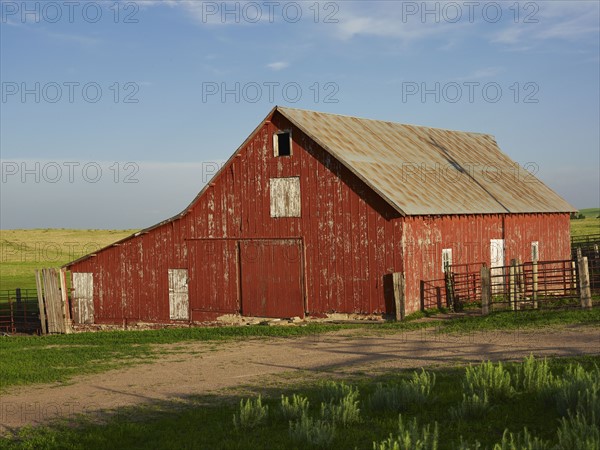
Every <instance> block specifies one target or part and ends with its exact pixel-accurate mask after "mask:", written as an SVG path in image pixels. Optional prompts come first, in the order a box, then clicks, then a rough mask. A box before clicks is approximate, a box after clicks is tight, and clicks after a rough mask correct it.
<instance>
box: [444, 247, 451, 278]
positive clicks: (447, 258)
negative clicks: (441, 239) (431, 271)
mask: <svg viewBox="0 0 600 450" xmlns="http://www.w3.org/2000/svg"><path fill="white" fill-rule="evenodd" d="M451 265H452V249H451V248H444V249H442V272H443V273H446V272H447V271H448V270H449V268H450V266H451Z"/></svg>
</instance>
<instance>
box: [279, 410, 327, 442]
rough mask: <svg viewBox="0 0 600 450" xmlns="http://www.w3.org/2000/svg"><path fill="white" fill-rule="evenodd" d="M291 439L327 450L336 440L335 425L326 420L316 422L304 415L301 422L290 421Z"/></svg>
mask: <svg viewBox="0 0 600 450" xmlns="http://www.w3.org/2000/svg"><path fill="white" fill-rule="evenodd" d="M289 430H290V437H291V438H292V440H294V441H296V442H299V443H301V444H308V445H310V446H313V447H322V448H326V447H329V446H330V445H331V443H332V442H333V439H334V438H335V425H334V424H331V423H328V422H327V421H324V420H314V419H312V418H311V417H310V416H309V415H308V414H307V413H303V414H302V416H301V417H300V419H299V420H296V421H290V428H289Z"/></svg>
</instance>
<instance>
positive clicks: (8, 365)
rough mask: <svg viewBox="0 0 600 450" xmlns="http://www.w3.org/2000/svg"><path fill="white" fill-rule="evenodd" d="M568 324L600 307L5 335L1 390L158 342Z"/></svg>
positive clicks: (83, 369)
mask: <svg viewBox="0 0 600 450" xmlns="http://www.w3.org/2000/svg"><path fill="white" fill-rule="evenodd" d="M415 317H419V315H415ZM409 319H410V318H409ZM569 324H588V325H591V326H593V325H598V326H600V308H596V309H593V310H590V311H584V310H572V311H522V312H519V313H514V312H499V313H494V314H491V315H489V316H487V317H468V316H467V317H461V318H456V319H452V320H450V321H444V322H438V321H430V322H419V321H414V320H412V321H411V320H408V321H405V322H390V323H384V324H370V325H360V324H358V325H354V324H352V325H336V324H309V325H306V326H293V327H268V326H260V325H255V326H243V327H214V328H170V329H160V330H147V331H106V332H102V333H78V334H70V335H51V336H21V337H19V336H14V337H5V338H0V339H1V340H2V341H1V342H2V345H1V346H0V361H2V364H0V392H1V391H2V390H6V389H7V388H9V387H11V386H14V385H24V384H32V383H48V382H68V381H69V380H70V379H72V378H73V377H74V376H76V375H81V374H87V373H98V372H102V371H106V370H109V369H112V368H116V367H122V366H123V365H127V364H139V363H143V362H145V361H149V360H152V359H153V358H156V357H157V356H158V355H160V351H161V347H160V344H173V343H177V342H190V341H207V342H208V341H213V342H219V341H220V342H223V341H230V340H245V339H248V338H271V337H296V336H311V335H316V334H321V333H327V332H331V331H338V330H343V329H355V330H361V331H364V332H365V333H397V332H402V331H410V330H416V329H419V328H424V327H435V328H436V330H435V331H436V332H440V333H470V332H474V331H486V330H514V329H532V328H537V329H541V328H547V327H556V326H563V325H569ZM92 362H93V364H92Z"/></svg>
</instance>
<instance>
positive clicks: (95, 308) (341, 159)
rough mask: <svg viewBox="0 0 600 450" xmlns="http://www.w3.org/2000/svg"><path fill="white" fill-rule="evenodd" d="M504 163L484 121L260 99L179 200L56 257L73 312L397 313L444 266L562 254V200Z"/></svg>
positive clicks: (414, 303) (180, 320) (415, 301)
mask: <svg viewBox="0 0 600 450" xmlns="http://www.w3.org/2000/svg"><path fill="white" fill-rule="evenodd" d="M515 168H518V165H516V163H515V162H514V161H512V160H511V159H510V158H509V157H508V156H507V155H505V154H504V153H503V152H502V151H501V150H500V149H499V148H498V145H497V144H496V141H495V139H494V138H493V137H492V136H490V135H487V134H479V133H470V132H461V131H450V130H442V129H436V128H428V127H421V126H413V125H403V124H399V123H393V122H384V121H379V120H368V119H361V118H356V117H350V116H341V115H334V114H326V113H320V112H313V111H305V110H299V109H292V108H283V107H275V108H274V109H273V110H272V111H271V112H270V113H269V114H268V116H267V117H266V118H265V119H264V120H263V121H262V122H261V123H260V124H259V125H258V127H257V128H256V129H255V130H254V131H253V132H252V133H251V134H250V136H249V137H248V138H247V139H246V140H245V141H244V142H243V143H242V145H241V146H240V147H239V148H238V149H237V150H236V151H235V153H234V154H233V155H232V156H231V158H230V159H229V160H228V161H227V162H226V163H225V165H224V166H223V167H222V168H221V170H220V171H219V172H218V173H217V174H216V175H215V176H214V178H213V179H212V180H211V181H210V182H209V183H208V184H207V185H206V186H205V187H204V188H203V189H202V191H201V192H200V193H199V194H198V195H197V196H196V198H195V199H194V200H193V201H192V203H191V204H190V205H189V206H188V207H187V208H186V209H185V210H184V211H183V212H181V213H180V214H178V215H177V216H175V217H173V218H171V219H168V220H165V221H164V222H161V223H159V224H157V225H155V226H153V227H150V228H148V229H145V230H143V231H141V232H138V233H135V234H134V235H132V236H130V237H128V238H126V239H124V240H122V241H120V242H118V243H117V244H118V245H116V244H115V245H111V246H108V247H106V248H104V249H101V250H99V251H97V252H95V253H94V254H93V255H87V256H84V257H82V258H80V259H78V260H76V261H73V262H70V263H68V264H67V265H66V266H65V268H66V269H68V270H69V271H70V274H71V277H72V278H71V279H72V286H73V292H72V296H71V297H72V298H71V308H72V309H73V310H76V311H74V314H73V315H72V317H74V318H76V319H75V320H76V321H78V322H79V323H93V324H116V325H120V324H123V323H128V324H132V323H158V324H168V323H171V324H194V323H201V322H206V321H213V320H217V319H219V318H221V317H226V316H231V315H234V316H250V317H268V318H290V317H300V318H311V317H316V318H323V317H334V316H335V317H339V316H340V315H347V316H348V317H355V316H362V317H373V316H376V317H399V316H401V317H403V316H404V314H408V313H411V312H413V311H417V310H419V309H420V308H421V304H420V289H421V285H422V282H423V280H433V279H440V278H443V277H444V272H445V270H446V268H447V267H448V266H453V265H456V264H475V263H477V264H481V263H485V264H487V265H488V266H489V267H492V270H493V268H494V267H498V266H503V265H506V264H507V263H508V262H509V261H510V260H512V259H517V260H521V261H530V260H531V258H532V255H534V256H535V257H536V258H537V257H539V258H544V259H545V260H565V259H568V258H569V257H570V235H569V213H570V212H572V211H574V210H575V209H574V208H573V207H572V206H571V205H569V204H568V203H567V202H566V201H565V200H563V199H562V198H561V197H560V196H558V195H557V194H556V193H555V192H553V191H552V190H551V189H550V188H548V187H547V186H546V185H545V184H544V183H542V182H541V181H540V180H538V179H537V178H536V177H535V176H533V175H532V174H530V173H528V172H526V171H523V170H516V169H515ZM400 279H401V280H402V282H401V283H399V284H396V283H395V282H392V285H390V282H389V280H400ZM390 286H391V287H390ZM398 296H401V298H402V303H401V304H400V303H399V302H398V301H397V300H398ZM399 308H402V311H401V314H400V311H399Z"/></svg>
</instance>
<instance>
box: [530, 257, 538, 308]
mask: <svg viewBox="0 0 600 450" xmlns="http://www.w3.org/2000/svg"><path fill="white" fill-rule="evenodd" d="M531 273H532V278H533V280H532V281H533V289H532V291H533V307H534V309H537V307H538V302H537V295H538V262H537V259H534V260H533V261H532V262H531Z"/></svg>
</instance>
